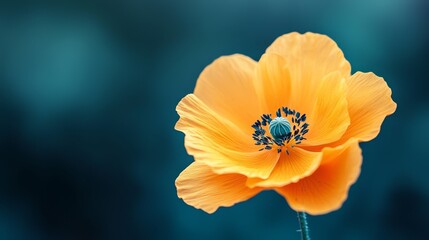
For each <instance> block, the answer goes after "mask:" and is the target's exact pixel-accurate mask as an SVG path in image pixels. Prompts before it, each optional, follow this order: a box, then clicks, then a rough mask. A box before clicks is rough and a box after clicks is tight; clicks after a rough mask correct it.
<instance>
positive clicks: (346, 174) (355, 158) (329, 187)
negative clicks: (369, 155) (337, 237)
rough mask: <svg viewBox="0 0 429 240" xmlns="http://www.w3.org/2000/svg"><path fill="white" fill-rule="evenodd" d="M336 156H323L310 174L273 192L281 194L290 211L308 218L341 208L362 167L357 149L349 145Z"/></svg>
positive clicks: (353, 144) (357, 147)
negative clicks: (322, 160) (321, 161)
mask: <svg viewBox="0 0 429 240" xmlns="http://www.w3.org/2000/svg"><path fill="white" fill-rule="evenodd" d="M349 144H350V145H349V146H348V147H347V148H344V149H341V150H340V151H342V152H341V153H340V154H338V153H333V152H331V154H332V155H331V154H324V156H323V157H324V158H325V157H326V158H330V157H333V159H332V160H329V161H324V162H326V163H324V164H322V165H321V166H320V167H319V168H318V169H317V170H316V171H315V172H314V173H313V174H312V175H310V176H308V177H306V178H303V179H301V180H299V182H297V183H292V184H289V185H286V186H284V187H281V188H276V191H277V192H278V193H280V194H281V195H283V196H284V197H285V198H286V200H287V202H288V203H289V205H290V206H291V208H292V209H294V210H295V211H303V212H307V213H309V214H312V215H319V214H325V213H328V212H331V211H334V210H337V209H339V208H340V207H341V205H342V204H343V202H344V201H345V200H346V199H347V195H348V191H349V188H350V186H351V185H352V184H353V183H354V182H355V181H356V180H357V178H358V176H359V174H360V167H361V164H362V155H361V149H360V147H359V145H358V143H357V142H356V141H353V142H350V143H349Z"/></svg>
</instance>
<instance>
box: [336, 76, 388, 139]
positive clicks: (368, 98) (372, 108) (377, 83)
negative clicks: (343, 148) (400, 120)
mask: <svg viewBox="0 0 429 240" xmlns="http://www.w3.org/2000/svg"><path fill="white" fill-rule="evenodd" d="M346 83H347V101H348V104H349V107H348V108H349V114H350V126H349V127H348V129H347V131H346V132H345V133H344V135H343V137H342V138H341V140H340V141H339V142H338V143H336V145H339V144H343V143H344V142H345V141H347V140H348V139H349V138H357V139H359V140H360V141H370V140H372V139H374V138H375V137H376V136H377V135H378V133H379V132H380V127H381V124H382V123H383V120H384V119H385V118H386V116H388V115H390V114H392V113H394V112H395V110H396V103H395V102H394V101H393V100H392V97H391V95H392V90H390V88H389V87H388V86H387V84H386V82H385V81H384V79H383V78H381V77H378V76H377V75H375V74H374V73H362V72H357V73H355V74H353V76H351V77H350V78H348V79H347V81H346Z"/></svg>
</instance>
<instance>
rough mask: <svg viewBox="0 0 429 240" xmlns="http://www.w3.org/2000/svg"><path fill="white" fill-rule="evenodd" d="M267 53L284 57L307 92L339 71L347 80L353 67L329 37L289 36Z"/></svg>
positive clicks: (291, 34)
mask: <svg viewBox="0 0 429 240" xmlns="http://www.w3.org/2000/svg"><path fill="white" fill-rule="evenodd" d="M266 52H267V53H275V54H279V55H280V56H282V57H284V58H285V59H286V61H287V62H288V63H289V64H290V65H291V66H293V69H290V70H291V72H292V74H293V75H292V78H298V79H301V80H302V81H301V83H302V84H303V85H304V86H305V88H307V89H314V88H315V87H314V84H317V82H318V81H319V80H320V79H322V78H323V77H324V76H326V75H327V74H329V73H330V72H335V71H338V72H340V75H341V76H342V77H344V78H346V77H348V76H350V71H351V67H350V63H349V62H348V61H347V60H346V59H345V58H344V54H343V52H342V51H341V49H340V48H339V47H338V45H337V44H336V43H335V42H334V41H333V40H332V39H331V38H329V37H328V36H326V35H322V34H316V33H311V32H307V33H305V34H299V33H296V32H293V33H288V34H285V35H282V36H280V37H278V38H277V39H276V40H275V41H274V42H273V43H272V44H271V46H269V47H268V49H267V50H266ZM309 95H311V93H309Z"/></svg>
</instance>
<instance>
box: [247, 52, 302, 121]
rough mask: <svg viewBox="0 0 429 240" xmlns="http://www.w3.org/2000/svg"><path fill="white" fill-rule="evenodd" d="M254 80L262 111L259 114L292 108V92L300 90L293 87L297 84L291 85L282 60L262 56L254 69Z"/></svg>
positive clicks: (274, 55) (272, 55) (270, 55)
mask: <svg viewBox="0 0 429 240" xmlns="http://www.w3.org/2000/svg"><path fill="white" fill-rule="evenodd" d="M256 78H257V81H256V89H257V94H258V95H259V99H260V101H261V108H262V110H263V111H264V112H261V114H262V113H266V114H270V113H275V112H276V111H277V109H278V108H281V107H286V106H288V107H292V106H291V103H290V102H291V99H292V97H293V94H294V93H293V91H294V90H296V91H299V90H300V89H298V88H297V86H294V85H297V84H293V82H292V79H291V78H290V74H289V70H288V68H287V63H286V61H285V59H284V58H282V57H281V56H279V55H277V54H264V55H262V57H261V59H260V60H259V62H258V66H257V68H256ZM298 94H299V93H298ZM298 94H297V95H298Z"/></svg>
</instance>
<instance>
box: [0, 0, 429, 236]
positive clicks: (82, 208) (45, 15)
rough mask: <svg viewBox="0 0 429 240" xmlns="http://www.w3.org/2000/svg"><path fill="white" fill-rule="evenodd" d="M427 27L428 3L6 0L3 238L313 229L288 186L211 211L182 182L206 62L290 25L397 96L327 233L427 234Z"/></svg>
mask: <svg viewBox="0 0 429 240" xmlns="http://www.w3.org/2000/svg"><path fill="white" fill-rule="evenodd" d="M428 24H429V1H425V0H420V1H419V0H378V1H375V0H361V1H341V0H328V1H307V0H304V1H280V0H279V1H274V0H268V1H256V0H255V1H250V0H235V1H229V0H218V1H210V2H209V1H198V0H194V1H191V0H182V1H162V0H159V1H155V0H154V1H144V0H143V1H136V0H134V1H133V0H121V1H119V0H118V1H111V0H110V1H101V0H94V1H86V0H70V1H53V0H52V1H48V0H45V1H43V0H42V1H22V0H15V1H1V3H0V239H5V240H21V239H30V240H33V239H35V240H37V239H66V240H69V239H70V240H74V239H84V240H85V239H190V240H192V239H207V240H211V239H226V240H228V239H248V240H252V239H255V240H256V239H299V233H298V232H297V229H298V225H297V221H296V215H295V213H294V212H293V211H292V210H291V209H290V208H289V207H288V206H287V204H286V202H285V201H284V199H282V198H281V197H280V196H279V195H277V194H276V193H274V192H263V193H262V194H260V195H258V196H257V197H255V198H253V199H251V200H249V201H247V202H244V203H241V204H238V205H236V206H234V207H233V208H221V209H220V210H219V211H218V212H216V213H215V214H213V215H208V214H206V213H204V212H202V211H200V210H196V209H194V208H192V207H189V206H188V205H186V204H185V203H184V202H182V201H181V200H179V199H178V198H177V196H176V190H175V187H174V180H175V178H176V177H177V175H178V174H179V173H180V172H181V171H182V170H183V169H184V168H185V167H186V166H187V165H188V164H189V163H190V162H191V161H192V158H191V157H190V156H188V155H187V154H186V151H185V149H184V147H183V135H182V134H181V133H179V132H176V131H174V130H173V126H174V124H175V122H176V121H177V119H178V116H177V114H176V112H175V106H176V104H177V103H178V101H179V100H180V99H181V98H182V97H183V96H185V95H186V94H188V93H190V92H192V91H193V88H194V86H195V81H196V79H197V77H198V75H199V73H200V72H201V70H202V69H203V68H204V67H205V66H206V65H207V64H209V63H210V62H211V61H213V60H214V59H215V58H217V57H219V56H221V55H229V54H233V53H242V54H245V55H248V56H250V57H252V58H254V59H256V60H257V59H259V57H260V56H261V54H262V53H263V52H264V51H265V48H266V47H267V46H268V45H269V44H270V43H271V42H272V41H273V40H274V39H275V38H276V37H278V36H280V35H282V34H284V33H288V32H291V31H298V32H301V33H303V32H306V31H312V32H318V33H324V34H327V35H329V36H330V37H331V38H333V39H334V40H335V41H336V42H337V43H338V45H339V46H340V47H341V48H342V50H343V51H344V53H345V56H346V58H347V59H348V60H349V61H350V62H351V63H352V67H353V72H355V71H357V70H360V71H373V72H375V73H376V74H378V75H380V76H383V77H384V78H385V79H386V81H387V82H388V84H389V85H390V87H391V88H392V89H393V98H394V100H395V101H396V102H397V103H398V109H397V111H396V113H395V114H394V115H393V116H390V117H388V118H387V120H386V121H385V123H384V125H383V127H382V131H381V134H380V135H379V136H378V138H377V139H376V140H374V141H372V142H370V143H364V144H361V146H362V148H363V151H364V164H363V169H362V174H361V176H360V178H359V180H358V182H357V183H356V184H355V185H354V186H353V187H352V188H351V191H350V193H349V198H348V200H347V202H346V203H345V204H344V206H343V207H342V209H341V210H339V211H336V212H333V213H331V214H328V215H323V216H316V217H310V219H309V222H310V226H311V230H312V235H313V238H314V239H429V228H427V225H428V224H429V179H428V171H429V161H428V160H429V159H428V157H429V147H428V146H427V144H428V140H427V139H428V136H429V124H428V122H429V108H428V101H429V97H428V86H429V83H428V81H429V78H428V75H429V74H428V72H429V71H428V67H429V63H428V62H429V61H428V56H429V26H428Z"/></svg>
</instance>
